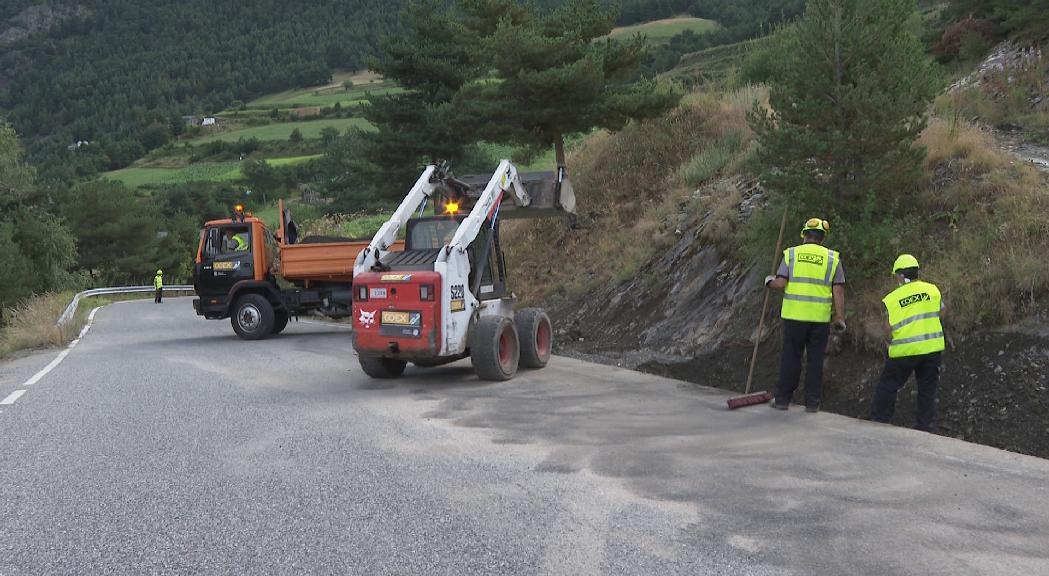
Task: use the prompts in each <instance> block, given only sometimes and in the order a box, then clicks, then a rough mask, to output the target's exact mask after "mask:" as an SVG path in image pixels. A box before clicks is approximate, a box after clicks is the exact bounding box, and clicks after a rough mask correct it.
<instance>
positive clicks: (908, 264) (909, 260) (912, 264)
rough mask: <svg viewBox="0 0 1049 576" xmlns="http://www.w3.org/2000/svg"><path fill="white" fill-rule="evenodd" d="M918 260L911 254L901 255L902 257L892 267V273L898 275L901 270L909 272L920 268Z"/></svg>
mask: <svg viewBox="0 0 1049 576" xmlns="http://www.w3.org/2000/svg"><path fill="white" fill-rule="evenodd" d="M918 267H919V266H918V259H917V258H915V257H914V256H911V255H910V254H900V257H899V258H897V259H896V262H895V263H893V265H892V273H893V274H896V273H897V272H899V271H900V270H907V269H908V268H918Z"/></svg>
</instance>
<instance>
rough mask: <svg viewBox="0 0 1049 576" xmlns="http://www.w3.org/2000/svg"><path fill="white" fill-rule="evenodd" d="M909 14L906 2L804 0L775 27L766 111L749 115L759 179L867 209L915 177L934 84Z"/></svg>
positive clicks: (844, 207) (798, 197) (798, 198)
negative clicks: (800, 13)
mask: <svg viewBox="0 0 1049 576" xmlns="http://www.w3.org/2000/svg"><path fill="white" fill-rule="evenodd" d="M914 12H915V3H914V0H809V2H808V4H807V7H806V13H805V17H804V19H802V20H801V21H800V22H799V23H798V24H797V25H795V26H791V27H788V28H785V29H783V30H782V31H781V32H779V34H781V35H783V37H782V38H780V40H782V41H783V43H782V49H781V50H780V51H779V52H778V57H777V58H776V60H777V62H775V66H776V68H777V69H778V73H777V74H776V75H775V79H774V81H773V84H772V86H771V87H770V98H769V102H770V105H771V111H765V110H764V109H762V108H760V107H757V108H755V111H754V113H753V114H752V115H751V123H752V125H753V127H754V129H755V130H756V132H757V134H758V137H759V141H760V144H761V149H760V150H761V151H760V159H761V164H762V166H763V169H764V172H763V177H764V180H765V181H766V183H767V184H768V185H769V186H770V187H772V188H773V189H775V190H777V191H780V192H782V193H784V194H787V195H788V196H789V197H790V199H791V201H792V202H793V203H794V204H795V205H797V206H799V207H804V208H805V209H807V210H817V211H822V212H820V213H824V214H828V213H829V212H830V211H835V212H837V213H839V214H848V213H850V212H851V213H852V214H853V215H856V214H859V213H860V212H864V213H867V214H870V213H871V211H872V210H873V211H878V209H879V208H881V209H883V210H885V209H888V208H889V207H890V206H891V205H892V203H893V201H894V200H895V199H897V198H899V197H900V196H901V195H903V194H906V193H907V192H908V191H910V190H913V188H914V186H915V185H916V184H917V182H918V178H919V177H920V168H921V162H922V159H923V158H924V153H925V152H924V150H923V149H922V148H920V147H918V146H916V145H915V140H916V139H917V138H918V136H919V135H920V134H921V132H922V130H923V129H924V127H925V113H926V108H927V106H928V104H929V102H930V100H931V98H932V97H933V95H934V94H935V90H936V85H935V80H934V78H935V75H934V74H933V70H932V69H931V65H930V63H929V61H928V59H927V58H926V57H925V54H924V51H923V49H922V46H921V44H920V42H919V41H918V39H917V38H915V37H914V36H913V34H912V33H911V32H910V29H909V28H908V21H909V20H910V18H911V17H912V16H913V15H914ZM813 213H816V212H813Z"/></svg>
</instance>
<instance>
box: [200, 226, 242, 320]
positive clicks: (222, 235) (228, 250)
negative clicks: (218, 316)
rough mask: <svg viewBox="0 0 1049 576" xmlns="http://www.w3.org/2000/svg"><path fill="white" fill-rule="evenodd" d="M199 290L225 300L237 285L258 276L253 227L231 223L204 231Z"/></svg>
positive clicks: (203, 294) (203, 293)
mask: <svg viewBox="0 0 1049 576" xmlns="http://www.w3.org/2000/svg"><path fill="white" fill-rule="evenodd" d="M203 241H204V246H203V248H202V250H201V262H200V270H199V273H198V275H197V292H198V293H200V295H201V297H212V298H219V299H221V300H222V302H223V303H225V298H226V297H227V296H228V295H229V292H230V289H231V288H233V285H234V284H236V283H237V282H240V281H241V280H252V279H254V278H255V268H254V266H255V263H254V254H252V238H251V226H250V225H248V224H227V225H223V226H213V227H211V228H208V229H207V230H205V231H204V240H203Z"/></svg>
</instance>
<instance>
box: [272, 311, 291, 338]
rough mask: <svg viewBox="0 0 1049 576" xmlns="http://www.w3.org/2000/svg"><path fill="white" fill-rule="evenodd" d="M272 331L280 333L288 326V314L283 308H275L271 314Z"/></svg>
mask: <svg viewBox="0 0 1049 576" xmlns="http://www.w3.org/2000/svg"><path fill="white" fill-rule="evenodd" d="M273 318H274V319H273V333H274V334H280V333H281V332H283V331H284V329H285V328H287V327H288V319H289V318H290V316H289V315H288V312H287V311H285V310H277V311H276V312H275V313H274V316H273Z"/></svg>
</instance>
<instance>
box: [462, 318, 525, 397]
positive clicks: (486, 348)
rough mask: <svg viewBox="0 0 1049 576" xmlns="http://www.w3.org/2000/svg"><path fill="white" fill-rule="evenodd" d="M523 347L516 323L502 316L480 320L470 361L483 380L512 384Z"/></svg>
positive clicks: (475, 326) (472, 335)
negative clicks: (510, 381) (507, 381)
mask: <svg viewBox="0 0 1049 576" xmlns="http://www.w3.org/2000/svg"><path fill="white" fill-rule="evenodd" d="M520 359H521V345H520V342H519V341H518V340H517V330H515V329H514V322H513V320H510V319H509V318H504V317H502V316H481V318H480V319H478V320H477V324H476V325H474V328H473V333H472V334H471V338H470V361H471V362H472V363H473V367H474V372H476V373H477V376H478V377H479V378H480V379H482V380H494V381H502V380H509V379H511V378H513V377H514V374H517V365H518V363H519V362H520Z"/></svg>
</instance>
